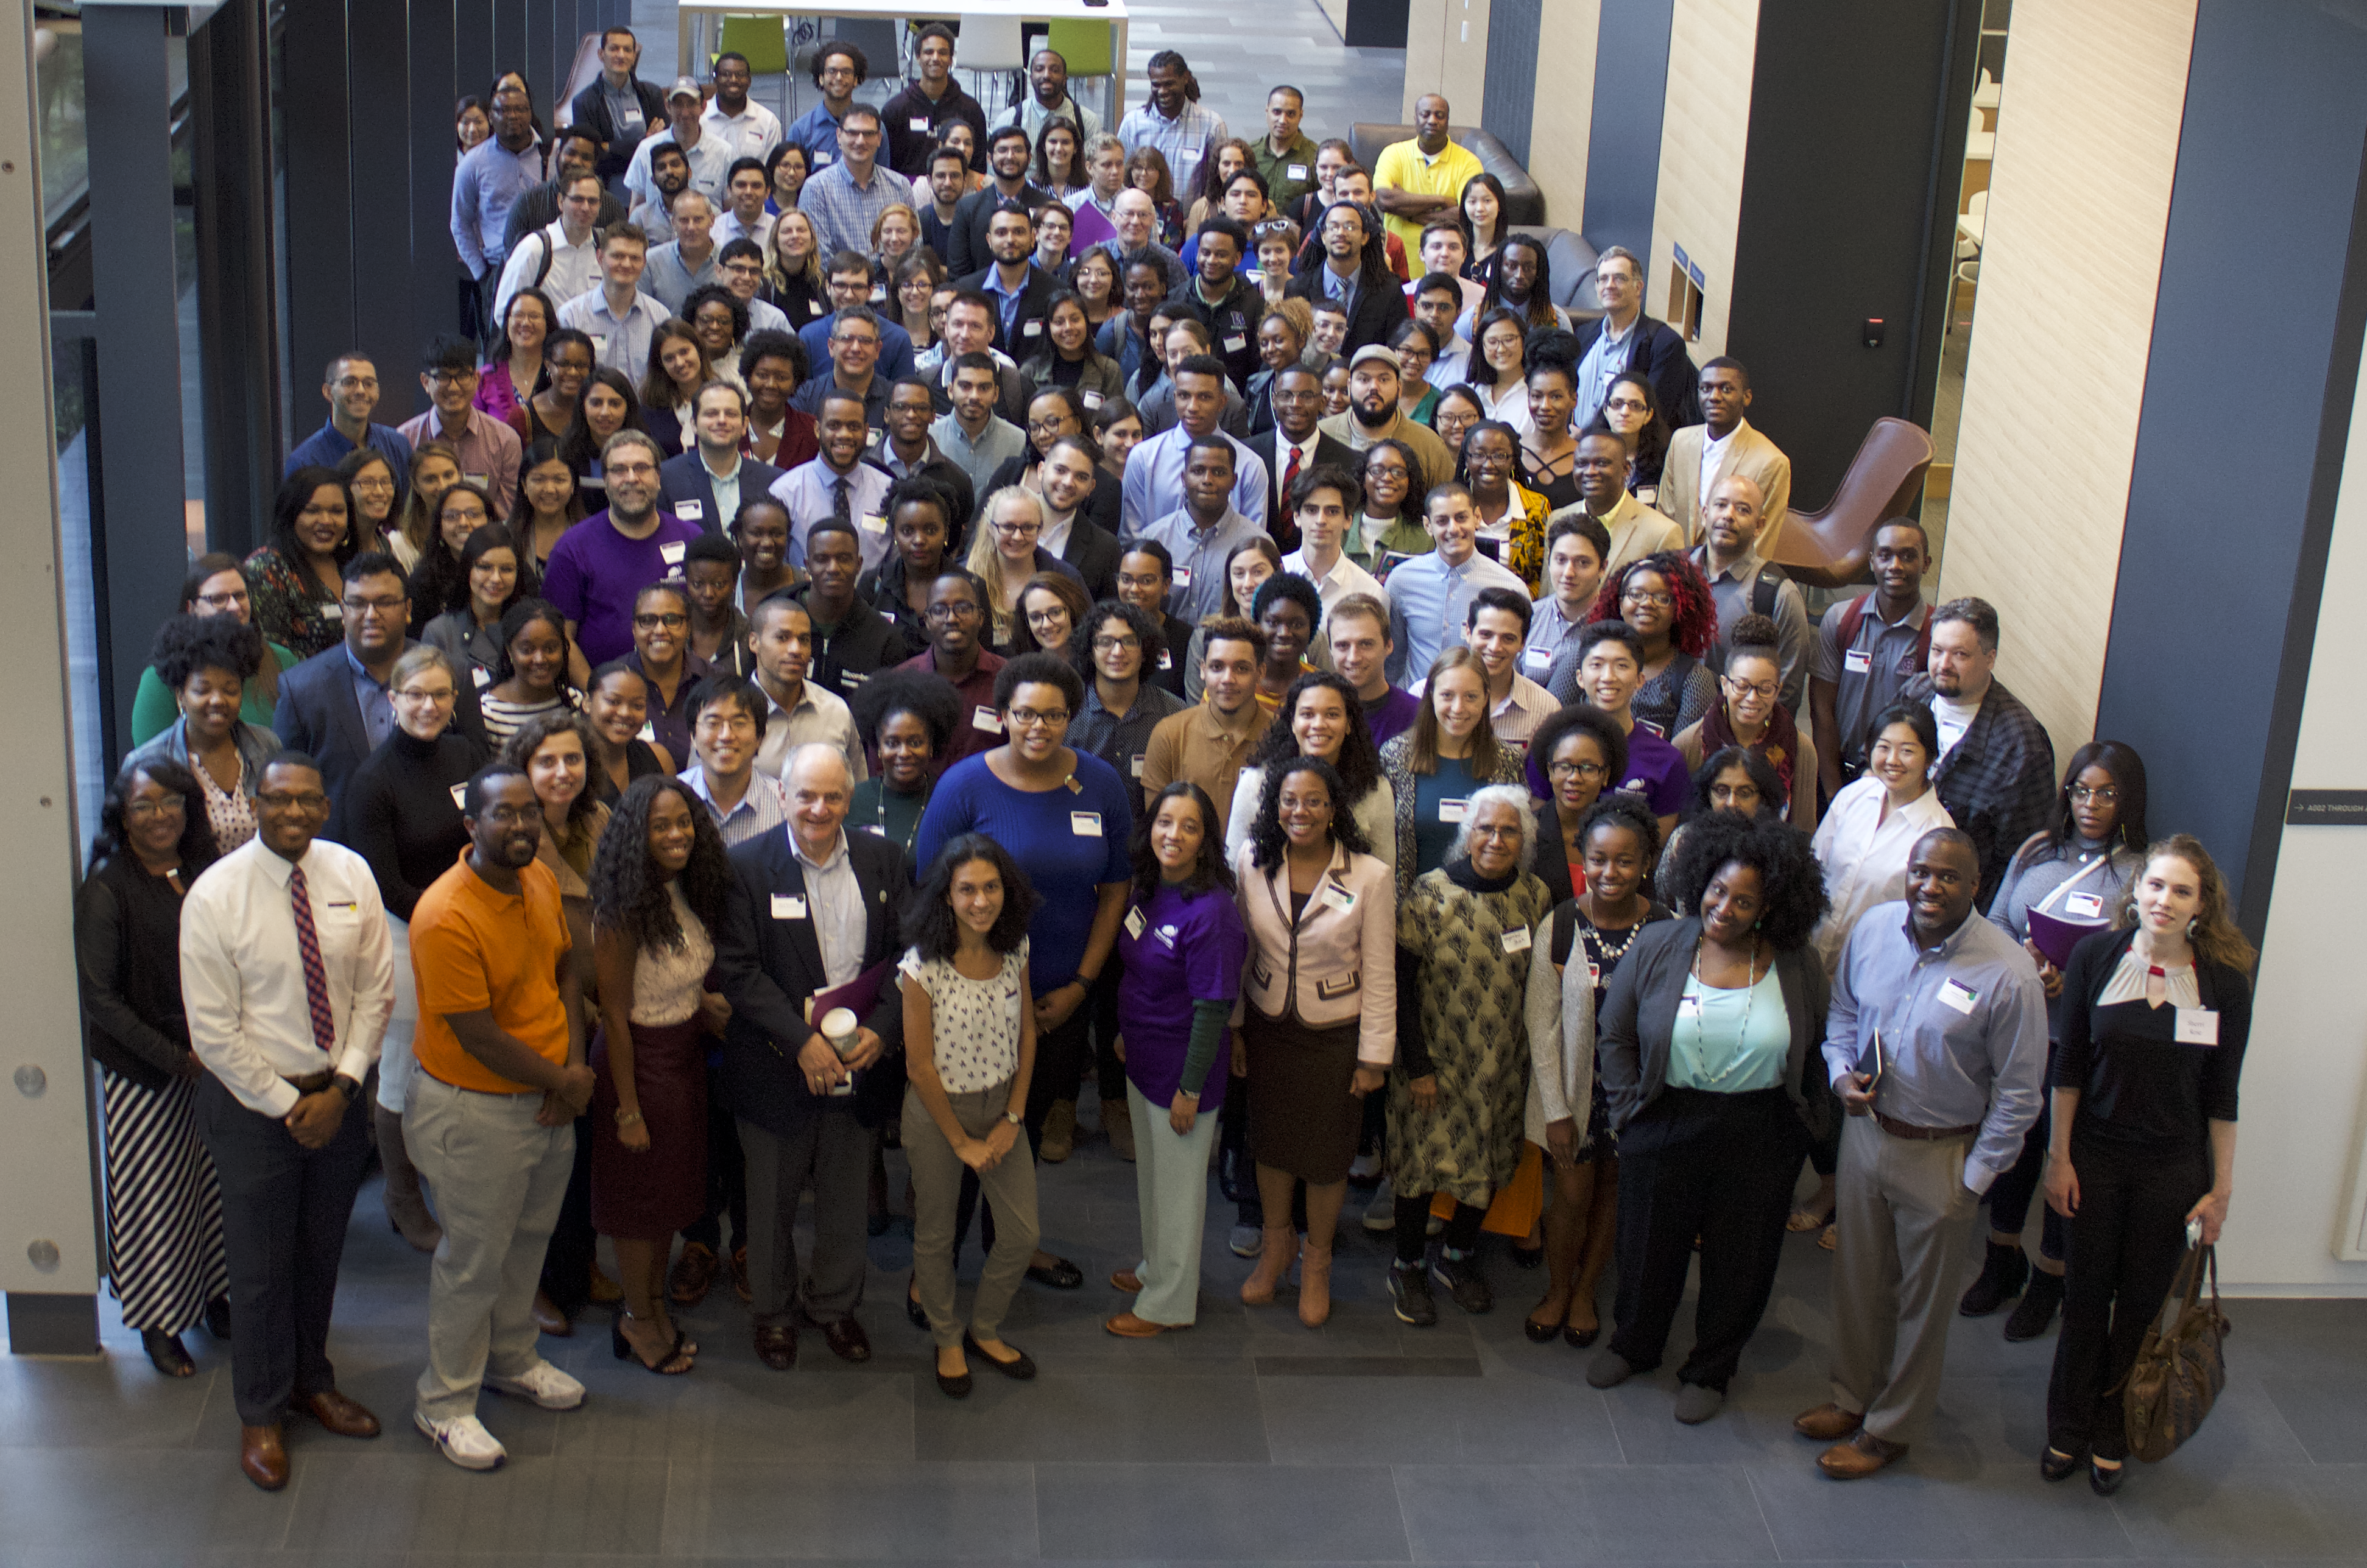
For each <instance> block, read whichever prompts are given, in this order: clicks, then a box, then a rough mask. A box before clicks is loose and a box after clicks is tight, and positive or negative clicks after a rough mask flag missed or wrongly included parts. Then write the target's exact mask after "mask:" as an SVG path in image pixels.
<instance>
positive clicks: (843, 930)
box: [783, 829, 865, 987]
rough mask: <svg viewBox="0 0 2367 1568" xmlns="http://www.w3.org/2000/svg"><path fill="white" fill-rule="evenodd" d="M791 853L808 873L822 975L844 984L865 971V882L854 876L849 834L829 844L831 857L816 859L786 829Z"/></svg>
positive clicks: (807, 900) (807, 885) (811, 907)
mask: <svg viewBox="0 0 2367 1568" xmlns="http://www.w3.org/2000/svg"><path fill="white" fill-rule="evenodd" d="M783 831H784V832H787V833H788V835H789V853H791V854H793V855H795V856H797V859H798V870H800V871H802V872H803V873H805V878H806V902H807V905H808V911H807V912H808V913H809V914H810V916H811V918H812V919H813V928H814V941H815V942H816V943H818V944H819V945H820V946H821V973H822V978H823V979H824V980H826V981H828V982H829V983H830V984H831V985H832V986H833V987H837V986H844V985H845V984H846V983H847V982H848V981H850V980H852V979H854V978H855V976H857V975H859V974H861V973H862V972H863V937H864V926H865V920H864V912H863V885H862V884H861V883H859V882H857V881H855V861H854V858H853V857H852V856H850V855H849V854H848V853H847V852H846V835H845V833H844V832H841V833H840V834H839V836H838V841H837V842H836V843H834V844H832V845H831V847H830V858H829V859H827V860H820V861H818V860H815V859H814V858H813V857H812V856H811V855H810V854H808V853H806V850H805V846H804V845H803V844H800V843H798V836H797V834H796V833H795V832H794V831H792V830H790V829H783Z"/></svg>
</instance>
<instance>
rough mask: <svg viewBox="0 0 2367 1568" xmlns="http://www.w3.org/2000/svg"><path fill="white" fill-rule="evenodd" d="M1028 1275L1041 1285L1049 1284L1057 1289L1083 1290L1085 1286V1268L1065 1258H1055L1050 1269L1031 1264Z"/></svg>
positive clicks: (1028, 1267)
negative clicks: (1080, 1267)
mask: <svg viewBox="0 0 2367 1568" xmlns="http://www.w3.org/2000/svg"><path fill="white" fill-rule="evenodd" d="M1027 1277H1028V1278H1029V1279H1031V1280H1035V1281H1036V1283H1037V1284H1039V1285H1049V1286H1051V1287H1052V1289H1054V1290H1056V1291H1082V1290H1083V1289H1084V1288H1085V1274H1084V1270H1083V1269H1079V1268H1078V1267H1077V1266H1076V1265H1075V1264H1073V1263H1071V1262H1070V1261H1069V1260H1068V1259H1067V1258H1054V1259H1053V1260H1052V1265H1051V1267H1050V1268H1048V1269H1047V1268H1039V1267H1037V1266H1036V1265H1035V1264H1032V1263H1031V1264H1029V1265H1028V1266H1027Z"/></svg>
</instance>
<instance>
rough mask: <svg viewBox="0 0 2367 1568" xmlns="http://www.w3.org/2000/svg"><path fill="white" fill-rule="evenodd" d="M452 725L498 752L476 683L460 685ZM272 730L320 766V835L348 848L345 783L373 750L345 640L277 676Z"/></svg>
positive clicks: (407, 643)
mask: <svg viewBox="0 0 2367 1568" xmlns="http://www.w3.org/2000/svg"><path fill="white" fill-rule="evenodd" d="M419 646H421V645H420V644H419V643H417V642H415V641H405V642H404V644H403V647H404V648H405V649H413V648H417V647H419ZM452 727H453V728H455V729H458V730H459V731H460V732H461V733H462V734H464V735H470V736H473V737H475V739H476V741H477V744H479V745H480V746H482V747H483V748H484V749H485V750H487V751H493V750H497V748H496V747H495V746H494V745H493V740H492V738H491V737H489V736H488V735H487V734H486V733H485V716H484V713H483V711H482V710H481V708H479V707H478V705H477V687H476V683H475V682H470V681H465V680H464V681H462V682H460V692H459V697H458V698H457V700H456V701H455V702H454V704H453V707H452ZM271 730H272V733H273V734H275V735H277V736H278V737H279V743H280V745H281V746H282V747H284V748H285V749H287V750H290V751H302V752H305V753H307V754H308V755H310V756H311V759H312V760H313V761H316V762H318V763H320V764H321V785H322V787H323V788H324V789H326V790H327V791H328V792H329V821H328V826H327V827H325V828H323V829H322V837H323V838H325V839H327V840H330V841H331V842H332V843H338V844H351V843H352V842H353V840H351V839H350V838H348V837H347V836H346V832H347V829H346V827H345V797H346V795H348V794H349V793H350V792H349V791H348V790H347V788H346V785H348V784H351V783H352V782H353V776H354V773H355V771H356V770H357V769H358V768H359V767H360V766H361V765H362V760H363V759H364V758H366V757H368V755H369V754H370V752H371V750H373V748H372V747H371V745H370V741H369V731H368V730H367V729H365V728H362V709H361V705H360V704H359V703H357V702H356V701H355V700H354V682H353V666H351V665H350V664H347V663H346V662H345V644H344V643H343V642H340V643H338V644H337V645H336V646H335V647H334V648H330V649H323V650H322V651H321V652H319V653H316V654H314V655H313V656H312V657H311V658H310V659H307V660H304V661H303V662H301V663H300V664H294V665H290V666H289V668H287V669H285V670H283V671H280V672H279V706H278V707H277V709H276V710H275V711H274V712H273V713H272V716H271Z"/></svg>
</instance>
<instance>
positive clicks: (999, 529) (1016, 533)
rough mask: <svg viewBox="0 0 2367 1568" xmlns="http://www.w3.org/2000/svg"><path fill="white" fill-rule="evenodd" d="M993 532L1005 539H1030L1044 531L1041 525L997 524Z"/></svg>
mask: <svg viewBox="0 0 2367 1568" xmlns="http://www.w3.org/2000/svg"><path fill="white" fill-rule="evenodd" d="M994 531H995V532H996V533H998V534H1000V535H1002V536H1003V537H1004V538H1006V539H1032V538H1034V537H1035V536H1036V535H1038V534H1040V533H1042V532H1043V531H1044V525H1042V524H1041V523H997V524H995V525H994Z"/></svg>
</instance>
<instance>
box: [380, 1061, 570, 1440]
mask: <svg viewBox="0 0 2367 1568" xmlns="http://www.w3.org/2000/svg"><path fill="white" fill-rule="evenodd" d="M541 1109H542V1096H541V1095H539V1094H481V1093H479V1092H477V1091H476V1090H474V1089H455V1088H454V1087H453V1086H452V1085H450V1084H447V1083H446V1082H444V1081H443V1080H441V1079H440V1078H437V1077H435V1076H434V1075H432V1074H430V1073H427V1072H425V1071H418V1072H413V1074H412V1075H411V1084H410V1087H409V1088H408V1089H406V1090H405V1091H404V1096H403V1108H402V1141H403V1145H404V1146H405V1147H407V1148H409V1149H410V1151H411V1157H412V1161H413V1163H414V1164H416V1165H417V1166H418V1167H419V1171H420V1174H421V1175H423V1176H425V1178H427V1179H428V1181H429V1182H430V1183H431V1184H433V1185H434V1187H435V1189H436V1200H437V1207H438V1209H439V1210H440V1212H441V1218H442V1220H443V1224H444V1240H443V1242H442V1243H441V1244H440V1245H439V1246H438V1247H436V1261H435V1265H434V1267H433V1268H432V1269H431V1270H430V1271H429V1273H428V1277H427V1370H426V1371H423V1372H421V1373H420V1374H419V1388H418V1406H419V1413H420V1414H421V1415H423V1416H426V1417H427V1418H428V1419H429V1420H431V1421H449V1420H453V1419H456V1418H458V1417H459V1416H472V1415H474V1414H476V1409H477V1389H478V1386H479V1385H480V1384H481V1382H483V1381H484V1376H485V1374H486V1372H488V1371H491V1372H492V1373H493V1375H494V1376H496V1377H510V1378H514V1377H520V1376H523V1375H524V1374H525V1373H527V1371H531V1370H533V1368H534V1367H535V1366H536V1365H537V1364H538V1362H540V1361H541V1359H542V1353H541V1351H540V1349H539V1348H538V1338H539V1336H540V1333H541V1331H540V1330H539V1329H538V1328H536V1327H535V1324H534V1292H535V1290H536V1287H537V1286H538V1285H539V1284H540V1283H541V1282H542V1255H543V1252H544V1250H545V1249H546V1248H548V1247H549V1245H550V1233H551V1231H552V1230H553V1229H554V1228H555V1227H556V1226H557V1225H558V1224H559V1206H560V1204H561V1203H562V1202H563V1201H565V1200H566V1198H567V1178H568V1174H569V1172H570V1171H571V1170H572V1169H573V1168H574V1164H575V1123H574V1122H573V1121H572V1120H570V1121H563V1122H560V1124H559V1125H558V1126H556V1127H544V1126H539V1125H538V1124H537V1123H536V1122H535V1119H534V1118H535V1113H536V1112H537V1111H540V1110H541Z"/></svg>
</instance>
